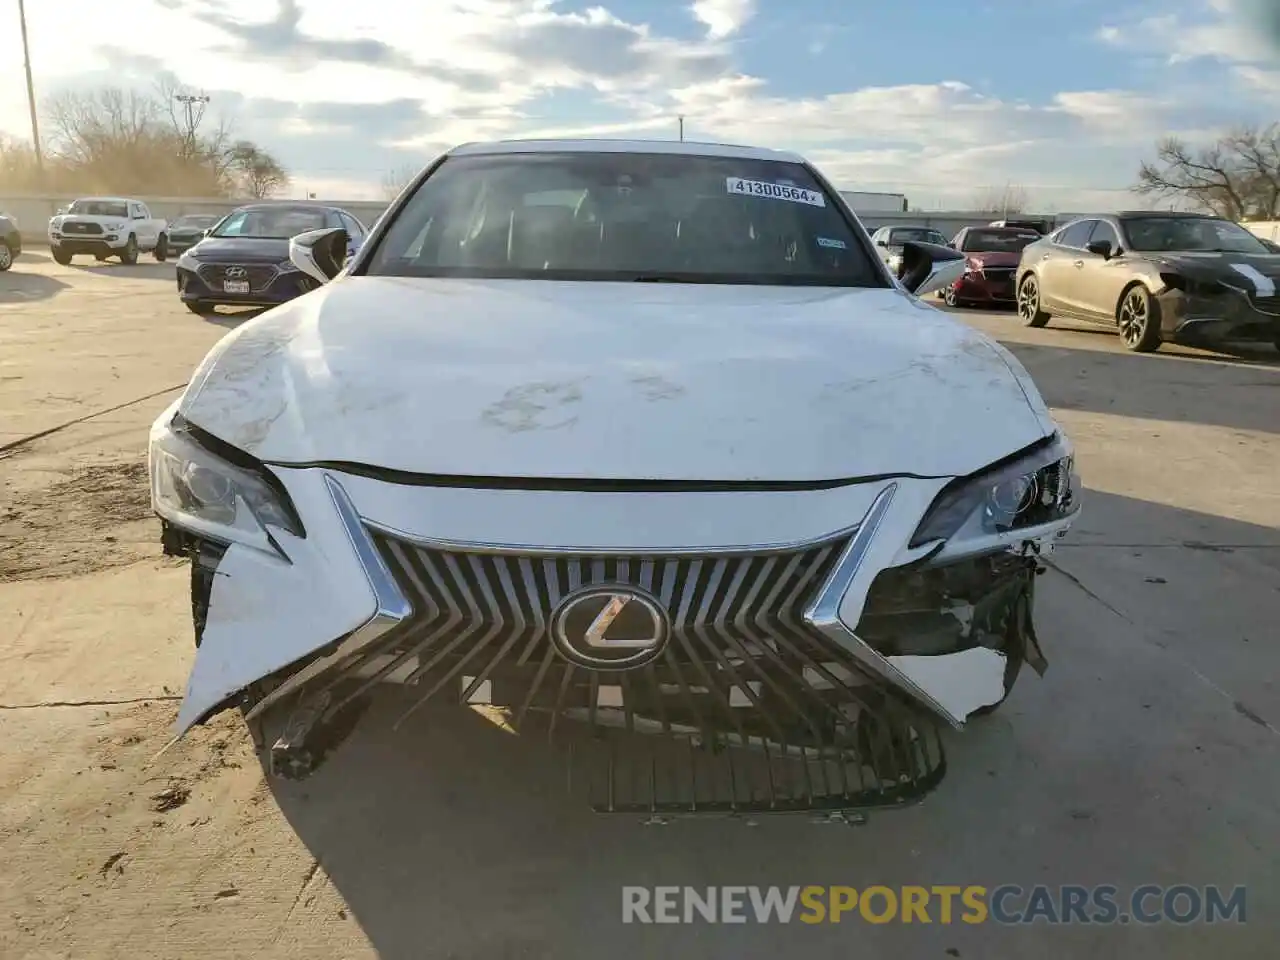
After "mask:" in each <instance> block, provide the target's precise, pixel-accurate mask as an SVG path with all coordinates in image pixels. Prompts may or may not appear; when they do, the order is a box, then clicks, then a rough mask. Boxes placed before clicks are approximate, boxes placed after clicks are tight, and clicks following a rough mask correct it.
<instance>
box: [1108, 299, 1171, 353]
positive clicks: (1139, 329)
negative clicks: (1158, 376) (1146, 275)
mask: <svg viewBox="0 0 1280 960" xmlns="http://www.w3.org/2000/svg"><path fill="white" fill-rule="evenodd" d="M1116 327H1117V329H1118V330H1119V331H1120V339H1121V340H1123V341H1124V345H1125V347H1126V349H1129V350H1132V351H1133V352H1134V353H1151V352H1152V351H1154V350H1159V349H1160V344H1161V342H1162V340H1163V338H1162V337H1161V335H1160V304H1159V303H1158V302H1157V301H1156V300H1155V298H1154V297H1152V296H1151V293H1150V291H1148V290H1147V288H1146V287H1144V286H1143V285H1142V284H1140V283H1139V284H1136V285H1134V286H1132V287H1130V288H1129V289H1128V290H1126V291H1125V292H1124V293H1122V294H1121V295H1120V303H1119V305H1117V307H1116Z"/></svg>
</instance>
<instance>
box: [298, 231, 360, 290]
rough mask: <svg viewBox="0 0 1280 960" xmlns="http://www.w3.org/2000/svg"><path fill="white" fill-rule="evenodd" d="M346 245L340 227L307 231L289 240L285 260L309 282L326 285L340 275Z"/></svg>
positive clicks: (345, 232)
mask: <svg viewBox="0 0 1280 960" xmlns="http://www.w3.org/2000/svg"><path fill="white" fill-rule="evenodd" d="M347 243H348V239H347V231H346V230H344V229H342V227H326V228H324V229H323V230H308V231H307V232H306V233H300V234H298V235H297V236H296V237H293V238H291V239H290V240H289V261H290V262H291V263H292V264H293V265H294V266H295V267H297V268H298V269H299V270H301V271H302V272H303V273H305V274H306V275H307V276H309V277H311V278H312V279H314V280H319V281H320V282H321V283H328V282H329V281H330V280H332V279H333V278H334V277H336V276H337V275H338V274H339V273H341V272H342V268H343V266H344V264H345V263H346V260H347Z"/></svg>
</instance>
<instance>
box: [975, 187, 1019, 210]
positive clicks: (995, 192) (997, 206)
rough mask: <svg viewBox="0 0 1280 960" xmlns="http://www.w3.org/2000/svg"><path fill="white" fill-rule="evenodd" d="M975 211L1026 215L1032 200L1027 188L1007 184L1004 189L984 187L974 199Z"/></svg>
mask: <svg viewBox="0 0 1280 960" xmlns="http://www.w3.org/2000/svg"><path fill="white" fill-rule="evenodd" d="M972 203H973V209H974V210H981V211H982V212H983V213H1006V214H1007V213H1026V212H1027V208H1028V207H1030V206H1031V198H1030V196H1029V195H1028V193H1027V189H1026V187H1022V186H1019V185H1018V184H1016V183H1006V184H1005V185H1004V186H1003V187H984V188H983V189H981V190H979V191H978V192H977V193H976V194H974V197H973V201H972Z"/></svg>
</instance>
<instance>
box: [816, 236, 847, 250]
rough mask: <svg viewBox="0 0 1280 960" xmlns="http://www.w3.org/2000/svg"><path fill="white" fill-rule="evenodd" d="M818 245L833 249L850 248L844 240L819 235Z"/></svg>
mask: <svg viewBox="0 0 1280 960" xmlns="http://www.w3.org/2000/svg"><path fill="white" fill-rule="evenodd" d="M818 246H820V247H827V248H829V249H831V250H845V249H847V248H848V244H846V243H845V242H844V241H843V240H833V239H832V238H831V237H819V238H818Z"/></svg>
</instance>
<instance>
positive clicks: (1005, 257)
mask: <svg viewBox="0 0 1280 960" xmlns="http://www.w3.org/2000/svg"><path fill="white" fill-rule="evenodd" d="M965 259H967V260H968V261H969V262H970V263H972V264H975V265H976V266H979V267H1016V266H1017V265H1018V262H1019V261H1020V260H1021V259H1022V253H1021V251H1019V252H1017V253H1010V252H1009V251H1008V250H998V251H993V252H991V253H966V254H965Z"/></svg>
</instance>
